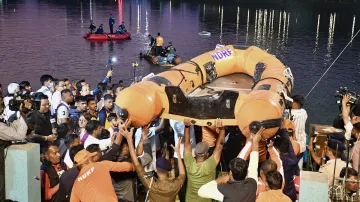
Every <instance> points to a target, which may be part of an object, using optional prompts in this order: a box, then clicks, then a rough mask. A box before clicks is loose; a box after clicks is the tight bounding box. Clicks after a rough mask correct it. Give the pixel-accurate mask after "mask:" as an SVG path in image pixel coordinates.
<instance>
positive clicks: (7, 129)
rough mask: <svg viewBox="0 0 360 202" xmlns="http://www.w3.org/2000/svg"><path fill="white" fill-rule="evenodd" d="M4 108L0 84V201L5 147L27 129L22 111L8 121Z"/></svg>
mask: <svg viewBox="0 0 360 202" xmlns="http://www.w3.org/2000/svg"><path fill="white" fill-rule="evenodd" d="M23 107H24V108H26V107H30V103H29V102H24V103H22V104H20V106H19V109H20V111H23V110H22V109H23ZM4 109H5V104H4V100H3V94H2V89H1V86H0V201H3V200H5V148H6V147H8V146H9V145H10V144H11V141H14V140H24V139H25V137H26V132H27V129H28V127H27V125H26V122H25V120H24V117H23V116H25V114H24V113H21V112H20V111H19V112H17V113H15V114H14V115H12V119H13V121H12V122H11V123H8V122H7V120H5V118H4V115H3V113H4ZM21 115H22V116H21ZM15 119H16V120H15Z"/></svg>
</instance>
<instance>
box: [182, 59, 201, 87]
mask: <svg viewBox="0 0 360 202" xmlns="http://www.w3.org/2000/svg"><path fill="white" fill-rule="evenodd" d="M186 63H189V64H192V65H194V66H195V67H196V72H197V73H199V72H200V75H201V86H204V74H203V72H202V71H201V68H200V66H199V64H198V63H196V62H194V61H192V60H189V61H186Z"/></svg>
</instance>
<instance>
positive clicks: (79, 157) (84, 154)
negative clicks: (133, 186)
mask: <svg viewBox="0 0 360 202" xmlns="http://www.w3.org/2000/svg"><path fill="white" fill-rule="evenodd" d="M96 155H97V152H93V153H90V152H88V151H86V150H85V149H84V150H81V151H80V152H78V153H77V154H76V155H75V158H74V161H75V164H76V165H77V166H78V168H79V169H80V173H79V176H78V178H77V179H76V181H75V184H74V187H73V190H72V193H71V199H70V202H80V201H86V202H99V201H106V202H117V201H118V199H117V196H116V194H115V191H114V187H113V185H112V181H111V177H110V171H112V172H130V171H134V170H135V168H134V165H133V164H131V163H128V162H111V161H101V162H94V160H93V158H94V157H96Z"/></svg>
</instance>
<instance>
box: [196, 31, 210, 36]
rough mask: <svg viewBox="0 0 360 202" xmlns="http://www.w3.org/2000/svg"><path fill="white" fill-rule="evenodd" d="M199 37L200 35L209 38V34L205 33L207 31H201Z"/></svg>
mask: <svg viewBox="0 0 360 202" xmlns="http://www.w3.org/2000/svg"><path fill="white" fill-rule="evenodd" d="M199 35H201V36H211V33H210V32H207V31H202V32H199Z"/></svg>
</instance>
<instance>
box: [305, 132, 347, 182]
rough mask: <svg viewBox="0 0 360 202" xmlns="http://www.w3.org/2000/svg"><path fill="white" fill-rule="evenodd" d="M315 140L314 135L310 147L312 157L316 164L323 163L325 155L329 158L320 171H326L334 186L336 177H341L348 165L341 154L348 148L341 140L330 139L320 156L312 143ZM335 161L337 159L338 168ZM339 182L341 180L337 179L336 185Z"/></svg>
mask: <svg viewBox="0 0 360 202" xmlns="http://www.w3.org/2000/svg"><path fill="white" fill-rule="evenodd" d="M313 142H314V137H311V138H310V142H309V145H308V148H309V151H310V153H311V157H312V158H313V160H314V161H315V162H316V164H318V165H321V164H322V163H323V160H324V159H325V157H328V158H329V160H328V161H327V162H326V164H324V165H322V166H321V167H320V169H319V172H320V173H324V174H325V175H327V176H328V179H329V185H330V186H332V185H333V179H334V177H339V175H340V171H341V169H342V168H344V167H346V162H345V161H343V160H342V159H341V156H342V154H343V152H344V151H345V150H346V148H345V146H344V144H342V143H341V142H339V141H337V140H334V139H329V140H328V142H327V146H326V147H325V149H324V154H323V156H321V157H319V156H317V155H316V153H315V152H314V149H313V145H312V144H313ZM336 147H337V150H338V151H337V154H336ZM336 155H337V156H336ZM335 161H336V168H335ZM349 166H350V165H349ZM334 168H335V176H334ZM337 184H339V182H338V181H335V185H337Z"/></svg>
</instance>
